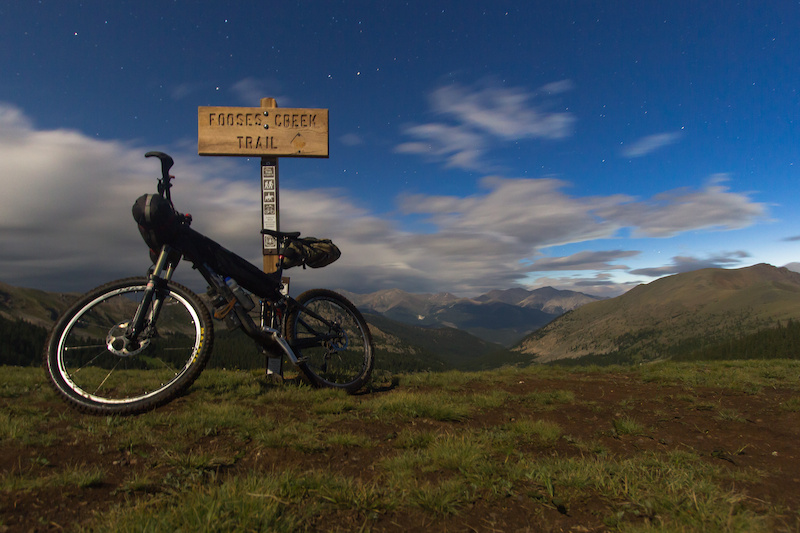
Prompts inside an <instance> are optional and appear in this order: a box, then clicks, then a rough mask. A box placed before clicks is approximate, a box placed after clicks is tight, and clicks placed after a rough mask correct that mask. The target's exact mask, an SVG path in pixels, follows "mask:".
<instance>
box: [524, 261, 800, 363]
mask: <svg viewBox="0 0 800 533" xmlns="http://www.w3.org/2000/svg"><path fill="white" fill-rule="evenodd" d="M798 318H800V274H798V273H797V272H793V271H791V270H788V269H786V268H776V267H774V266H771V265H767V264H758V265H754V266H751V267H746V268H741V269H734V270H727V269H718V268H709V269H703V270H696V271H693V272H687V273H684V274H676V275H674V276H668V277H665V278H661V279H658V280H656V281H653V282H651V283H648V284H646V285H639V286H637V287H635V288H633V289H631V290H630V291H628V292H627V293H625V294H623V295H622V296H618V297H616V298H612V299H608V300H604V301H598V302H593V303H589V304H587V305H584V306H582V307H580V308H578V309H575V310H573V311H570V312H568V313H566V314H564V315H562V316H561V317H559V318H557V319H555V320H553V321H552V322H551V323H549V324H547V325H546V326H544V327H543V328H541V329H539V330H537V331H536V332H534V333H532V334H530V335H529V336H527V337H526V338H525V339H524V340H523V341H522V342H521V343H520V344H518V345H517V346H515V347H514V348H513V350H514V351H515V352H517V353H519V354H526V355H529V356H530V357H532V358H533V360H534V361H536V362H549V361H555V360H559V359H565V358H580V357H587V356H589V357H595V358H598V357H599V359H597V360H602V359H603V358H605V359H607V360H609V359H611V358H614V360H615V361H619V362H625V363H630V362H637V361H649V360H656V359H664V358H669V357H671V356H673V355H676V354H679V353H685V352H688V351H691V350H699V349H702V348H704V347H706V346H710V345H713V344H719V343H722V342H733V341H734V340H735V339H740V338H742V337H743V336H745V335H748V334H752V333H754V332H757V331H760V330H765V329H769V328H774V327H775V326H776V325H778V323H779V322H780V321H786V320H789V319H793V320H797V319H798Z"/></svg>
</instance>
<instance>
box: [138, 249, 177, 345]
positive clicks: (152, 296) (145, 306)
mask: <svg viewBox="0 0 800 533" xmlns="http://www.w3.org/2000/svg"><path fill="white" fill-rule="evenodd" d="M179 261H180V254H177V253H175V250H173V249H172V248H171V247H169V246H168V245H166V244H165V245H164V246H162V247H161V253H160V254H159V255H158V259H157V260H156V263H155V265H153V268H152V269H151V271H150V273H149V274H148V276H147V287H146V288H145V290H144V295H143V297H142V301H141V303H140V304H139V307H138V308H137V309H136V314H135V315H134V316H133V320H132V321H131V323H130V325H129V326H128V329H127V331H126V332H125V337H126V338H127V339H129V340H133V339H136V338H137V337H139V335H141V333H142V331H143V330H144V329H145V326H146V325H149V324H155V322H156V319H157V318H158V314H159V312H160V311H161V305H162V304H163V302H164V299H163V298H161V297H160V293H161V292H162V291H163V290H164V289H165V288H166V287H167V281H169V280H170V279H172V275H173V274H174V273H175V269H176V268H177V267H178V262H179ZM162 273H163V274H164V275H163V276H162ZM154 300H155V301H154ZM151 304H152V308H151Z"/></svg>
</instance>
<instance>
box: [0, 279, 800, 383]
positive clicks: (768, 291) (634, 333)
mask: <svg viewBox="0 0 800 533" xmlns="http://www.w3.org/2000/svg"><path fill="white" fill-rule="evenodd" d="M342 292H344V291H342ZM345 295H346V296H347V297H348V298H349V299H351V301H353V302H354V303H355V304H356V305H357V306H358V307H359V308H360V309H361V310H362V311H363V312H364V315H365V317H366V318H367V321H368V322H369V323H370V328H371V330H372V333H373V337H374V340H375V348H376V353H377V356H378V360H379V361H380V362H381V365H382V366H383V367H384V368H385V369H389V370H390V371H392V372H402V371H418V370H449V369H462V370H468V369H481V368H492V367H497V366H500V365H502V364H506V363H512V364H530V363H532V362H533V363H547V362H552V361H561V360H569V361H579V362H581V363H589V362H594V363H603V364H605V363H626V364H630V363H636V362H644V361H652V360H659V359H666V358H670V357H683V356H686V355H687V354H693V353H699V352H701V351H703V350H706V351H708V350H711V349H716V348H717V347H719V346H723V345H725V346H727V345H730V346H733V345H735V344H736V343H737V342H739V341H740V340H742V339H745V338H746V337H748V336H750V337H751V341H752V335H754V334H756V335H761V334H762V333H764V332H770V331H774V330H775V329H776V327H777V326H783V325H788V324H789V321H794V322H795V323H796V322H800V274H799V273H797V272H793V271H790V270H788V269H786V268H777V267H774V266H771V265H766V264H759V265H755V266H751V267H747V268H741V269H733V270H727V269H704V270H696V271H693V272H688V273H683V274H676V275H673V276H668V277H665V278H661V279H658V280H656V281H653V282H651V283H649V284H645V285H639V286H638V287H636V288H634V289H632V290H630V291H628V292H627V293H625V294H623V295H621V296H618V297H616V298H611V299H603V300H601V299H599V298H596V297H592V296H588V295H585V294H582V293H576V292H572V291H559V290H557V289H553V288H549V287H548V288H544V289H537V290H534V291H528V290H524V289H509V290H505V291H491V292H488V293H486V294H484V295H481V296H478V297H475V298H459V297H456V296H454V295H452V294H447V293H440V294H410V293H406V292H403V291H399V290H387V291H380V292H377V293H372V294H366V295H358V294H353V293H346V294H345ZM76 297H77V295H76V294H64V293H52V292H45V291H40V290H36V289H26V288H19V287H13V286H10V285H7V284H4V283H0V316H1V317H3V319H5V320H10V321H12V322H13V321H16V320H23V321H25V322H28V323H30V324H33V325H34V326H39V327H43V328H49V327H51V326H52V323H53V321H54V320H55V319H56V317H57V316H58V315H59V313H60V312H61V311H63V310H64V309H65V308H66V307H67V306H68V305H69V302H70V301H72V300H73V299H74V298H76ZM17 324H18V326H17V327H18V328H20V327H21V326H19V323H17ZM34 326H31V327H34ZM217 329H218V330H219V332H220V335H221V338H220V340H221V341H222V339H223V337H225V338H226V339H227V338H228V337H226V335H227V334H228V333H233V332H225V331H224V329H225V328H224V327H223V326H222V325H221V324H217ZM777 329H780V328H777ZM6 331H8V330H6ZM36 335H41V336H43V335H44V330H42V333H36ZM41 340H42V342H43V339H41ZM231 342H232V341H231ZM758 342H760V341H758ZM798 342H800V340H799V341H798ZM219 344H220V349H221V350H222V349H224V348H223V346H225V345H226V344H230V342H227V341H222V342H220V343H219ZM250 344H252V343H247V344H246V345H248V346H249V345H250ZM762 344H763V343H762ZM740 347H741V346H740ZM230 348H231V349H235V350H241V349H240V348H238V347H236V348H234V347H233V346H231V347H230ZM785 348H786V347H785ZM789 348H791V349H790V350H789V351H791V352H792V353H794V352H796V351H797V350H795V349H794V348H792V347H791V346H789V347H788V348H786V349H789ZM40 350H41V348H37V350H34V352H36V353H37V354H38V353H41V351H40ZM215 351H216V347H215ZM751 351H759V352H764V353H765V354H766V356H769V354H770V353H772V352H771V351H770V349H767V348H765V347H764V346H762V345H759V346H758V347H757V348H755V349H753V350H751ZM740 352H741V350H740ZM31 353H33V352H31ZM255 355H258V354H257V353H256V354H255ZM26 357H28V356H26ZM793 357H794V356H793ZM35 358H38V355H36V356H35ZM15 360H16V359H15ZM19 360H22V359H19ZM26 360H27V359H26ZM212 360H213V358H212ZM257 360H258V359H257ZM33 362H34V361H33V359H31V363H33ZM13 364H17V363H13ZM23 364H25V363H23Z"/></svg>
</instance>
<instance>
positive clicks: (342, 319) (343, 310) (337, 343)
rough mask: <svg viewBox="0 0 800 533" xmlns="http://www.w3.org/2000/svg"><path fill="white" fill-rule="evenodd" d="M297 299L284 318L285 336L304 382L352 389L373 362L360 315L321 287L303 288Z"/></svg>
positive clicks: (365, 376)
mask: <svg viewBox="0 0 800 533" xmlns="http://www.w3.org/2000/svg"><path fill="white" fill-rule="evenodd" d="M297 302H298V303H299V304H300V305H299V307H296V308H294V309H292V310H291V312H290V313H289V315H288V316H287V319H286V338H287V339H288V341H289V345H290V346H291V347H292V349H293V350H294V352H295V355H297V357H298V359H299V360H300V362H299V363H298V365H297V366H298V368H299V369H300V371H301V372H302V374H303V376H304V377H305V379H306V381H308V382H309V383H311V384H312V385H314V386H316V387H331V388H337V389H344V390H346V391H347V392H350V393H353V392H356V391H357V390H358V389H360V388H361V387H363V386H364V385H365V384H366V383H367V381H369V378H370V375H371V373H372V367H373V365H374V362H375V361H374V355H373V351H374V350H373V347H372V335H371V334H370V331H369V327H368V326H367V323H366V321H365V320H364V317H363V316H361V313H360V312H359V311H358V309H356V307H355V306H354V305H353V304H352V303H350V302H349V301H348V300H347V299H346V298H345V297H344V296H341V295H340V294H337V293H335V292H333V291H329V290H325V289H313V290H310V291H306V292H304V293H302V294H301V295H300V296H299V297H298V298H297Z"/></svg>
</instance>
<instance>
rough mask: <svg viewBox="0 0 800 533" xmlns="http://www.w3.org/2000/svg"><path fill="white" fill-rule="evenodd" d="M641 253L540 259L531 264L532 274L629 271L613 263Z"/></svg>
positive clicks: (601, 252) (624, 252) (577, 254)
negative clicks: (576, 271)
mask: <svg viewBox="0 0 800 533" xmlns="http://www.w3.org/2000/svg"><path fill="white" fill-rule="evenodd" d="M640 253H641V252H638V251H635V250H606V251H599V252H589V251H587V252H578V253H575V254H572V255H569V256H566V257H548V258H546V259H538V260H537V261H535V262H534V263H533V264H531V266H530V268H529V270H530V271H531V272H544V271H548V270H562V271H563V270H603V271H606V270H627V269H628V267H626V266H624V265H614V264H612V263H611V262H612V261H617V260H619V259H624V258H626V257H635V256H637V255H639V254H640Z"/></svg>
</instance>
